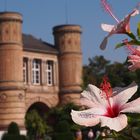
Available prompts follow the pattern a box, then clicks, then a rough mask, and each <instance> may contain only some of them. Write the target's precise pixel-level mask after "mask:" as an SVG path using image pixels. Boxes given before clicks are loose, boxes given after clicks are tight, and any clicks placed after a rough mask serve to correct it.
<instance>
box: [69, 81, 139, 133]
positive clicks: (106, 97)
mask: <svg viewBox="0 0 140 140" xmlns="http://www.w3.org/2000/svg"><path fill="white" fill-rule="evenodd" d="M136 91H137V85H136V83H135V82H133V83H132V84H130V85H129V86H128V87H125V88H114V89H112V88H111V86H110V84H109V82H107V81H106V78H105V79H104V81H103V83H102V84H101V89H100V88H98V87H96V86H94V85H88V88H87V90H85V91H83V92H82V93H81V105H84V106H86V107H88V108H89V109H87V110H83V111H75V110H72V111H71V116H72V120H73V121H74V122H75V123H77V124H79V125H83V126H95V125H97V124H99V123H100V124H101V127H105V126H107V127H109V128H110V129H112V130H115V131H120V130H122V129H124V128H125V127H126V126H127V116H126V115H125V114H124V113H125V112H130V113H140V98H138V99H136V100H133V101H131V102H128V100H129V99H130V98H131V97H132V96H133V95H134V93H135V92H136Z"/></svg>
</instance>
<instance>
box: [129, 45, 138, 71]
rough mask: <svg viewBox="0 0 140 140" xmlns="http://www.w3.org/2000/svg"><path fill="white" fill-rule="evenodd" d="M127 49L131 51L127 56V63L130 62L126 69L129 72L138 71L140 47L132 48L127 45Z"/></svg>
mask: <svg viewBox="0 0 140 140" xmlns="http://www.w3.org/2000/svg"><path fill="white" fill-rule="evenodd" d="M127 47H129V48H128V49H129V50H130V51H131V54H130V55H129V56H128V62H130V63H131V65H130V66H129V67H128V69H129V70H131V71H135V70H137V69H140V46H137V47H136V48H133V47H131V46H130V45H128V46H127Z"/></svg>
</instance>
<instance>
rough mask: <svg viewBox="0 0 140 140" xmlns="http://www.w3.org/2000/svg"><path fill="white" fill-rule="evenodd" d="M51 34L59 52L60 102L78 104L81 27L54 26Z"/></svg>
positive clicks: (80, 72)
mask: <svg viewBox="0 0 140 140" xmlns="http://www.w3.org/2000/svg"><path fill="white" fill-rule="evenodd" d="M53 34H54V39H55V45H56V47H57V48H58V50H59V58H58V59H59V81H60V102H61V103H62V104H65V103H68V102H74V103H76V104H79V98H80V92H81V84H82V52H81V41H80V40H81V39H80V35H81V27H80V26H79V25H60V26H56V27H54V28H53Z"/></svg>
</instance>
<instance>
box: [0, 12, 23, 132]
mask: <svg viewBox="0 0 140 140" xmlns="http://www.w3.org/2000/svg"><path fill="white" fill-rule="evenodd" d="M21 26H22V16H21V14H19V13H16V12H1V13H0V130H4V129H6V128H7V126H8V125H9V123H10V122H11V121H15V122H16V123H18V125H19V126H20V129H22V128H23V129H24V116H25V93H24V87H23V68H22V67H23V66H22V65H23V60H22V57H23V54H22V53H23V51H22V50H23V48H22V27H21Z"/></svg>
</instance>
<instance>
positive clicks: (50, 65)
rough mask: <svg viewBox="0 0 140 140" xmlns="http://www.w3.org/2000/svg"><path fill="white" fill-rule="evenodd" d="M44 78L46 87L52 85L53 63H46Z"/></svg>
mask: <svg viewBox="0 0 140 140" xmlns="http://www.w3.org/2000/svg"><path fill="white" fill-rule="evenodd" d="M46 65H47V68H46V76H47V85H48V86H52V85H53V61H47V63H46Z"/></svg>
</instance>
